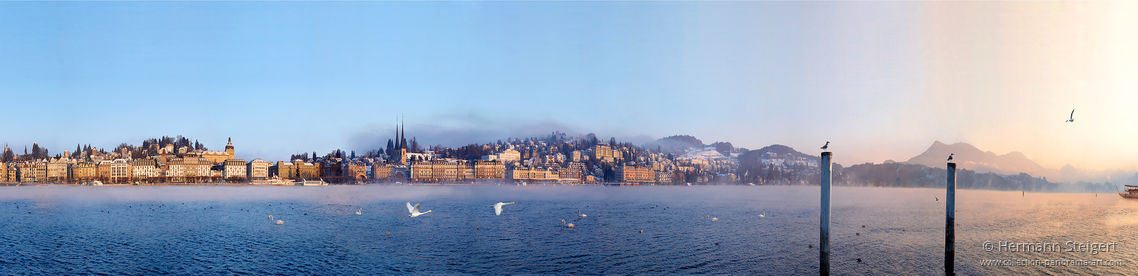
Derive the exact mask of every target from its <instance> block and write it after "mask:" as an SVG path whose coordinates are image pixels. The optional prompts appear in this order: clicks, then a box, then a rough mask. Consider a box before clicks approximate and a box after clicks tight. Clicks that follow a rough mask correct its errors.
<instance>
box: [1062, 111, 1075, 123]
mask: <svg viewBox="0 0 1138 276" xmlns="http://www.w3.org/2000/svg"><path fill="white" fill-rule="evenodd" d="M1064 122H1067V123H1074V122H1075V109H1074V108H1072V109H1071V118H1070V119H1067V120H1066V121H1064Z"/></svg>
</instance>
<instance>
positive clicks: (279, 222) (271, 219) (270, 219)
mask: <svg viewBox="0 0 1138 276" xmlns="http://www.w3.org/2000/svg"><path fill="white" fill-rule="evenodd" d="M269 222H273V215H269ZM277 225H284V221H283V220H277Z"/></svg>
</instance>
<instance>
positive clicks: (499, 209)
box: [490, 202, 517, 216]
mask: <svg viewBox="0 0 1138 276" xmlns="http://www.w3.org/2000/svg"><path fill="white" fill-rule="evenodd" d="M510 204H517V202H498V203H494V205H490V207H494V215H498V216H501V215H502V205H510Z"/></svg>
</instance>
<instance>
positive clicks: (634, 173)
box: [614, 165, 656, 183]
mask: <svg viewBox="0 0 1138 276" xmlns="http://www.w3.org/2000/svg"><path fill="white" fill-rule="evenodd" d="M614 172H615V173H616V179H617V181H620V182H622V183H647V182H656V173H655V172H653V171H652V168H647V167H635V166H625V165H621V166H620V167H617V168H616V169H615V170H614Z"/></svg>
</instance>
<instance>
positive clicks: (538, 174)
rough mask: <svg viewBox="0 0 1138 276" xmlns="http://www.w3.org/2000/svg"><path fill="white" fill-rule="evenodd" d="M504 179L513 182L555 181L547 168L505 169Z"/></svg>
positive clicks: (554, 175)
mask: <svg viewBox="0 0 1138 276" xmlns="http://www.w3.org/2000/svg"><path fill="white" fill-rule="evenodd" d="M506 177H507V179H509V180H514V181H545V180H557V178H556V174H555V173H554V172H553V171H550V170H549V169H548V168H538V167H525V166H516V167H512V168H509V169H506Z"/></svg>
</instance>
